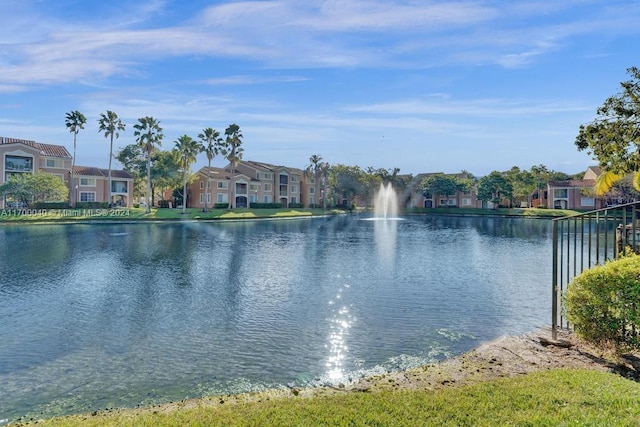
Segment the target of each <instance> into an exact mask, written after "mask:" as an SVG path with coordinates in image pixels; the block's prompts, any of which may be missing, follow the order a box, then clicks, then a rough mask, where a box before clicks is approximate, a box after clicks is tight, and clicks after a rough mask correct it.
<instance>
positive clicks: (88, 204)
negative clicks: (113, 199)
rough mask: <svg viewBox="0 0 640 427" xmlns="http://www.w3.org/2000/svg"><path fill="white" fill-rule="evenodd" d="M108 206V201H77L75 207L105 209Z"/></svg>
mask: <svg viewBox="0 0 640 427" xmlns="http://www.w3.org/2000/svg"><path fill="white" fill-rule="evenodd" d="M108 207H109V203H108V202H78V203H76V209H107V208H108Z"/></svg>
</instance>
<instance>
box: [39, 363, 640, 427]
mask: <svg viewBox="0 0 640 427" xmlns="http://www.w3.org/2000/svg"><path fill="white" fill-rule="evenodd" d="M218 400H219V398H205V399H202V400H200V401H199V403H198V404H197V405H196V406H195V407H191V408H183V407H181V406H180V405H179V404H178V405H176V407H175V409H173V410H171V411H164V410H159V409H158V408H155V409H143V410H131V411H116V412H114V413H99V414H98V415H97V416H91V415H76V416H71V417H66V418H57V419H52V420H47V421H46V422H45V423H44V424H42V425H47V426H74V425H87V426H97V425H100V426H102V425H113V426H121V425H145V426H147V425H148V426H175V425H191V426H498V425H499V426H559V425H562V426H605V425H606V426H632V425H638V420H640V384H638V383H636V382H633V381H630V380H627V379H625V378H623V377H620V376H618V375H616V374H611V373H605V372H600V371H592V370H562V369H561V370H550V371H541V372H537V373H532V374H527V375H522V376H517V377H512V378H503V379H500V380H495V381H488V382H484V383H480V384H475V385H471V386H463V387H454V388H449V389H442V390H438V391H414V390H404V391H386V392H379V393H364V392H360V393H345V394H339V393H336V394H332V395H328V396H319V397H313V398H304V397H293V396H292V397H290V398H271V399H267V398H266V397H265V398H263V399H262V402H257V401H256V402H249V403H246V402H245V403H231V404H229V403H227V404H218V403H216V404H210V403H208V402H212V401H215V402H217V401H218ZM39 425H40V424H39Z"/></svg>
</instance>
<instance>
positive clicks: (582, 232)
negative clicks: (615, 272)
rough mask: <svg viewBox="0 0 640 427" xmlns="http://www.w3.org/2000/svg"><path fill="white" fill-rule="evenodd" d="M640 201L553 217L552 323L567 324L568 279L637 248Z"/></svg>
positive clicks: (557, 326)
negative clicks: (565, 310) (565, 295)
mask: <svg viewBox="0 0 640 427" xmlns="http://www.w3.org/2000/svg"><path fill="white" fill-rule="evenodd" d="M639 213H640V202H633V203H627V204H624V205H618V206H613V207H609V208H604V209H598V210H595V211H591V212H586V213H582V214H578V215H573V216H569V217H564V218H558V219H554V220H553V270H552V282H553V288H552V292H553V296H552V315H551V317H552V318H551V327H552V332H553V337H554V338H555V337H556V332H557V330H558V329H562V328H570V325H569V322H568V321H567V319H566V316H565V313H564V307H563V299H562V296H563V295H564V293H565V291H566V290H567V287H568V286H569V283H570V282H571V280H572V279H573V278H574V277H576V276H578V275H579V274H580V273H582V272H583V271H584V270H587V269H589V268H591V267H593V266H595V265H599V264H604V263H605V262H606V261H608V260H611V259H614V258H616V257H617V256H618V255H619V254H620V253H621V252H622V251H624V250H625V248H632V249H633V250H634V251H636V252H640V251H639V250H638V249H640V222H639V221H638V214H639Z"/></svg>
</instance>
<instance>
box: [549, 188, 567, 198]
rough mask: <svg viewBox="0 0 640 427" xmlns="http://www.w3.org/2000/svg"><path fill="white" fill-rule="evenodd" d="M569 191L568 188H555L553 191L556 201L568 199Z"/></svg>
mask: <svg viewBox="0 0 640 427" xmlns="http://www.w3.org/2000/svg"><path fill="white" fill-rule="evenodd" d="M567 193H568V192H567V189H566V188H555V189H554V190H553V197H554V198H555V199H560V198H565V199H566V198H567Z"/></svg>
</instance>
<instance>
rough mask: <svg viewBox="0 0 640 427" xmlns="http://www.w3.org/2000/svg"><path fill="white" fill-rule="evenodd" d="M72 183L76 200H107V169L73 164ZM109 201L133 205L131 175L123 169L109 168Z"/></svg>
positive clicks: (119, 204)
mask: <svg viewBox="0 0 640 427" xmlns="http://www.w3.org/2000/svg"><path fill="white" fill-rule="evenodd" d="M73 171H74V185H73V186H72V188H73V189H74V191H76V200H77V201H78V202H106V201H108V200H109V170H108V169H100V168H94V167H91V166H75V167H74V169H73ZM111 203H112V204H114V205H116V206H125V207H131V206H133V177H132V176H131V175H130V174H129V173H128V172H126V171H123V170H113V169H112V170H111Z"/></svg>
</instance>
